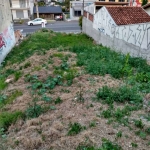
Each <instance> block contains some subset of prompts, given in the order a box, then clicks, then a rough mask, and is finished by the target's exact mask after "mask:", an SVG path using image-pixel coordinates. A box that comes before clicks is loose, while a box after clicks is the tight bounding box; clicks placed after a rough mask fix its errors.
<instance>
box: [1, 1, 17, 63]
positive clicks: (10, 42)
mask: <svg viewBox="0 0 150 150" xmlns="http://www.w3.org/2000/svg"><path fill="white" fill-rule="evenodd" d="M0 24H1V25H0V64H1V63H2V61H3V60H4V58H5V57H6V55H7V54H8V53H9V52H10V50H11V49H12V47H13V46H14V45H15V34H14V29H13V22H12V14H11V10H10V2H9V1H4V0H0Z"/></svg>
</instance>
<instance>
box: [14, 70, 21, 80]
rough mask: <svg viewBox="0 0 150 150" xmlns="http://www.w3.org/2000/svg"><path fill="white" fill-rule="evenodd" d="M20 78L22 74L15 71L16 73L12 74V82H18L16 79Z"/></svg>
mask: <svg viewBox="0 0 150 150" xmlns="http://www.w3.org/2000/svg"><path fill="white" fill-rule="evenodd" d="M21 76H22V72H20V71H16V72H15V73H14V80H15V81H18V79H19V78H20V77H21Z"/></svg>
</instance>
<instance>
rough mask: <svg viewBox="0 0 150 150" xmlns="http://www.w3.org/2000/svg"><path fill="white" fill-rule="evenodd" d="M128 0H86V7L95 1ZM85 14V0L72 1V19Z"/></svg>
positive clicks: (116, 0) (120, 0)
mask: <svg viewBox="0 0 150 150" xmlns="http://www.w3.org/2000/svg"><path fill="white" fill-rule="evenodd" d="M127 1H128V0H84V7H87V6H89V5H91V4H92V3H94V2H102V3H103V4H102V5H103V6H105V5H104V3H109V2H110V3H112V2H116V3H119V2H121V3H122V2H127ZM81 15H83V0H80V1H76V0H75V1H70V19H79V17H80V16H81Z"/></svg>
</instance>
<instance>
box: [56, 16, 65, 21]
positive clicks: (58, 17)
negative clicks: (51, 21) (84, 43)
mask: <svg viewBox="0 0 150 150" xmlns="http://www.w3.org/2000/svg"><path fill="white" fill-rule="evenodd" d="M55 20H56V21H57V20H63V18H62V16H61V15H60V16H55Z"/></svg>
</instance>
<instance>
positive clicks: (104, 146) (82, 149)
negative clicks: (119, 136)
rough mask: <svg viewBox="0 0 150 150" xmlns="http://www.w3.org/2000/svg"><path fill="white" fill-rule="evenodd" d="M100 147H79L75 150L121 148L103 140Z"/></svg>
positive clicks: (116, 149)
mask: <svg viewBox="0 0 150 150" xmlns="http://www.w3.org/2000/svg"><path fill="white" fill-rule="evenodd" d="M102 141H103V142H102V146H101V147H99V148H96V147H95V146H90V145H83V144H82V145H79V146H78V147H77V148H76V150H122V148H121V146H119V145H118V144H116V143H113V142H111V141H109V140H107V139H105V138H103V139H102Z"/></svg>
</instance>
